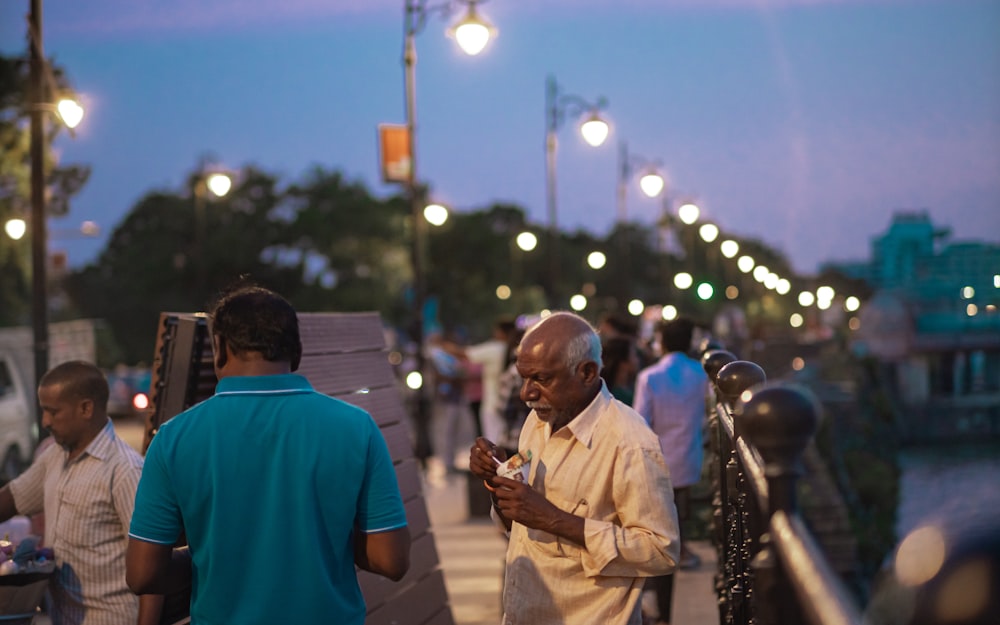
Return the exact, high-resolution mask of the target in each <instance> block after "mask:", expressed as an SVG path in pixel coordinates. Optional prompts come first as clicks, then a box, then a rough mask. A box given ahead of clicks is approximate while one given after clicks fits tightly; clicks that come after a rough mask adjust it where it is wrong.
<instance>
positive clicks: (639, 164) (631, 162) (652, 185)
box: [618, 141, 666, 223]
mask: <svg viewBox="0 0 1000 625" xmlns="http://www.w3.org/2000/svg"><path fill="white" fill-rule="evenodd" d="M660 167H661V165H660V162H659V161H650V160H649V159H646V158H644V157H642V156H639V155H637V154H630V153H629V151H628V144H627V143H626V142H625V141H620V142H619V143H618V221H619V222H620V223H625V220H626V217H627V212H628V205H627V201H626V195H627V192H628V191H627V190H628V181H629V179H630V178H631V177H632V175H633V174H635V173H636V172H637V171H638V170H642V176H641V177H640V178H639V188H640V189H642V192H643V193H644V194H646V197H651V198H652V197H656V196H658V195H659V194H660V192H661V191H663V187H664V186H665V184H666V181H665V180H664V179H663V175H662V174H660V172H659V169H660Z"/></svg>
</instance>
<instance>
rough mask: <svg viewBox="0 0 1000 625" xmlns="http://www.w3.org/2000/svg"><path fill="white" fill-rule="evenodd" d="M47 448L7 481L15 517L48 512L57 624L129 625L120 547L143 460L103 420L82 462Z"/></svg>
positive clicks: (132, 599)
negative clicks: (53, 554)
mask: <svg viewBox="0 0 1000 625" xmlns="http://www.w3.org/2000/svg"><path fill="white" fill-rule="evenodd" d="M67 457H68V453H67V452H66V451H65V450H64V449H63V448H62V447H60V446H59V445H51V446H49V447H48V449H46V450H45V451H44V452H42V454H41V455H40V456H39V457H38V459H37V460H36V461H35V462H34V463H32V465H31V467H29V468H28V470H27V471H25V472H24V473H23V474H21V475H20V476H18V477H17V478H16V479H14V480H13V481H12V482H11V483H10V490H11V494H13V496H14V503H15V505H16V506H17V511H18V512H19V513H21V514H26V515H31V514H38V513H39V512H44V513H45V544H46V545H49V546H50V547H52V549H53V551H55V555H56V576H55V578H54V579H53V580H52V582H51V583H50V585H49V586H50V590H51V593H52V604H51V606H50V607H51V617H52V622H53V624H54V625H61V624H72V625H134V624H135V622H136V618H137V615H138V609H139V602H138V597H136V596H135V595H134V594H132V592H131V591H130V590H129V589H128V586H126V584H125V548H126V545H127V544H128V537H127V536H128V527H129V523H130V521H131V519H132V508H133V505H134V503H135V490H136V487H137V485H138V483H139V476H140V474H141V473H142V456H140V455H139V454H138V453H136V451H135V450H134V449H132V448H131V447H129V445H128V444H127V443H125V442H124V441H122V440H121V439H120V438H118V437H117V436H116V435H115V430H114V426H113V425H112V423H111V421H110V420H108V423H107V425H106V426H105V427H104V429H103V430H102V431H101V432H100V433H99V434H98V435H97V436H96V437H95V438H94V440H93V441H91V443H90V445H88V446H87V448H86V449H85V450H84V451H83V453H81V454H80V455H79V456H77V457H76V458H74V459H73V460H71V461H67Z"/></svg>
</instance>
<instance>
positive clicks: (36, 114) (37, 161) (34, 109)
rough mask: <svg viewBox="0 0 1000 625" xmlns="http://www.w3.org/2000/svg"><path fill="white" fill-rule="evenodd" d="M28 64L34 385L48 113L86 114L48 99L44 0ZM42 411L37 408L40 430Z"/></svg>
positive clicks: (36, 12) (41, 324)
mask: <svg viewBox="0 0 1000 625" xmlns="http://www.w3.org/2000/svg"><path fill="white" fill-rule="evenodd" d="M28 49H29V53H28V64H29V95H28V103H29V120H30V121H29V124H30V127H29V142H30V144H29V152H30V156H29V160H30V166H31V181H30V189H31V191H30V193H31V219H30V223H31V228H30V229H31V325H32V336H33V351H34V360H35V380H34V381H35V385H36V386H37V385H38V382H40V381H41V379H42V376H43V375H45V372H46V371H47V370H48V368H49V315H48V292H47V288H48V279H47V276H46V267H45V263H46V261H47V256H48V247H47V237H48V234H47V232H46V217H45V114H46V113H47V112H49V113H51V112H55V113H56V114H57V115H59V116H60V118H61V119H62V121H63V123H64V124H65V125H66V126H67V127H69V128H70V129H71V131H72V128H74V127H75V126H76V125H77V124H79V123H80V120H81V119H82V118H83V108H82V107H81V106H80V105H79V104H78V103H76V102H72V101H65V100H64V101H62V102H60V103H59V105H58V106H54V105H53V104H52V103H51V102H50V101H49V100H50V96H51V92H52V91H54V90H55V78H54V77H53V75H52V69H51V68H50V67H49V65H48V63H47V61H46V60H45V47H44V45H43V39H42V0H31V3H30V10H29V12H28ZM41 419H42V414H41V411H40V410H39V411H38V426H39V432H42V431H43V430H42V428H41Z"/></svg>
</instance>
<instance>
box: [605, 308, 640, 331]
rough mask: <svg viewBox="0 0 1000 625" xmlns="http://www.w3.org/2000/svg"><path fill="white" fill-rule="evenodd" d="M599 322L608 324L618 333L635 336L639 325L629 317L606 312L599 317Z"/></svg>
mask: <svg viewBox="0 0 1000 625" xmlns="http://www.w3.org/2000/svg"><path fill="white" fill-rule="evenodd" d="M601 323H602V324H605V325H607V326H609V327H610V328H611V329H612V330H614V331H615V332H617V333H618V334H624V335H625V336H631V337H635V336H637V335H638V334H639V326H638V324H636V323H635V322H634V321H632V320H631V319H627V318H625V317H623V316H621V315H618V314H615V313H607V314H606V315H604V316H603V317H601Z"/></svg>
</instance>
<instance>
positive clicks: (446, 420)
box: [427, 332, 469, 473]
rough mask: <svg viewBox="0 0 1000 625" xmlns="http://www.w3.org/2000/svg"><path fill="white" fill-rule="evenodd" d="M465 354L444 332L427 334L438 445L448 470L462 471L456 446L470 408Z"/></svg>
mask: <svg viewBox="0 0 1000 625" xmlns="http://www.w3.org/2000/svg"><path fill="white" fill-rule="evenodd" d="M461 355H462V349H461V347H460V346H459V345H458V344H457V343H455V342H454V341H452V340H448V339H445V337H444V336H443V335H442V334H441V333H440V332H435V333H434V334H432V335H430V336H428V337H427V360H428V362H430V364H431V369H432V371H433V374H434V379H433V384H434V386H433V388H434V422H435V424H436V425H435V426H434V428H433V429H434V432H435V434H436V437H435V444H434V448H435V451H436V452H437V456H438V458H439V460H440V461H441V463H442V464H443V465H444V470H445V472H447V473H455V472H457V471H458V467H457V466H456V465H455V450H456V449H457V447H458V439H459V436H460V430H462V429H463V428H462V423H463V422H464V421H466V415H467V414H468V411H469V406H468V401H467V400H466V398H465V377H466V372H465V366H464V365H463V362H462V358H461Z"/></svg>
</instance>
